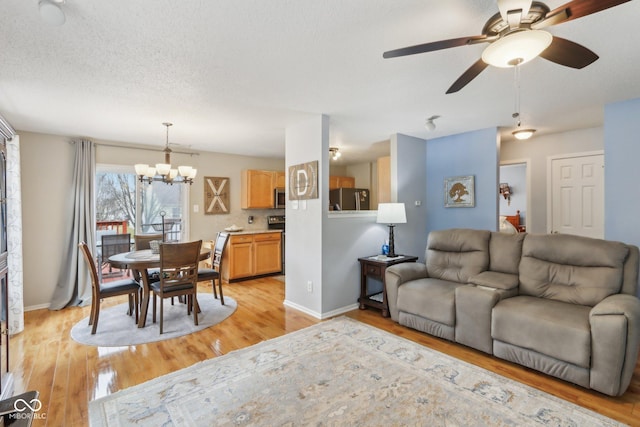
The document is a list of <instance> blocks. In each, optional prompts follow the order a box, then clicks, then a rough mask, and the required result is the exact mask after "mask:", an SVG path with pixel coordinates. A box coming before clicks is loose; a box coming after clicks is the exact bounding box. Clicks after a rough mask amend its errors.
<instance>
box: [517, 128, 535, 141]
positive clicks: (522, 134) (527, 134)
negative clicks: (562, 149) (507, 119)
mask: <svg viewBox="0 0 640 427" xmlns="http://www.w3.org/2000/svg"><path fill="white" fill-rule="evenodd" d="M535 131H536V130H535V129H518V130H517V131H514V132H513V136H515V137H516V138H517V139H519V140H524V139H529V138H531V137H532V136H533V133H534V132H535Z"/></svg>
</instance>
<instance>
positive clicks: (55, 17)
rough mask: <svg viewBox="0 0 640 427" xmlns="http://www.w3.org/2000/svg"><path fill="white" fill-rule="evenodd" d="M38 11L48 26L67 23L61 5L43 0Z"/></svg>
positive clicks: (49, 0)
mask: <svg viewBox="0 0 640 427" xmlns="http://www.w3.org/2000/svg"><path fill="white" fill-rule="evenodd" d="M38 10H39V11H40V17H41V18H42V20H43V21H44V22H46V23H47V24H50V25H56V26H57V25H62V24H64V22H65V21H66V17H65V16H64V12H63V11H62V8H61V7H60V5H59V4H57V3H54V2H53V1H51V0H41V1H40V3H38Z"/></svg>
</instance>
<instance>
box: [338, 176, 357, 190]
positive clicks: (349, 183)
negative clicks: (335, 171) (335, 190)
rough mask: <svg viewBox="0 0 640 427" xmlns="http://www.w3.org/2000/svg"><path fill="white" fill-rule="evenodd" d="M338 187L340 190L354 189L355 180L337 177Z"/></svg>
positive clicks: (347, 177)
mask: <svg viewBox="0 0 640 427" xmlns="http://www.w3.org/2000/svg"><path fill="white" fill-rule="evenodd" d="M339 178H340V181H339V186H340V187H341V188H356V179H355V178H354V177H352V176H341V177H339Z"/></svg>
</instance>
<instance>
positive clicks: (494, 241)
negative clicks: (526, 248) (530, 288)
mask: <svg viewBox="0 0 640 427" xmlns="http://www.w3.org/2000/svg"><path fill="white" fill-rule="evenodd" d="M524 236H525V234H524V233H518V234H505V233H499V232H497V231H494V232H492V233H491V238H490V240H489V270H491V271H499V272H500V273H509V274H518V266H519V265H520V257H521V256H522V242H523V241H524Z"/></svg>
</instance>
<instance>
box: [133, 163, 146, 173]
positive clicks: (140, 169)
mask: <svg viewBox="0 0 640 427" xmlns="http://www.w3.org/2000/svg"><path fill="white" fill-rule="evenodd" d="M134 167H135V168H136V175H146V173H147V169H149V165H145V164H142V163H138V164H137V165H135V166H134Z"/></svg>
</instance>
